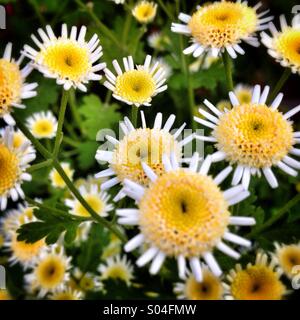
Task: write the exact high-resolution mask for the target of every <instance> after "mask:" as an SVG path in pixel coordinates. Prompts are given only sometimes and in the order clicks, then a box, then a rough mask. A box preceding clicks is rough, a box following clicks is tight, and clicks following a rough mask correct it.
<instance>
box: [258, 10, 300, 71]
mask: <svg viewBox="0 0 300 320" xmlns="http://www.w3.org/2000/svg"><path fill="white" fill-rule="evenodd" d="M280 25H281V31H278V30H277V29H276V27H275V25H274V24H273V23H270V31H271V36H269V35H268V34H267V33H266V32H262V34H261V41H262V43H263V44H264V45H265V46H266V47H267V48H268V52H269V54H270V56H272V57H273V58H275V59H276V61H277V62H279V63H280V64H281V65H282V66H283V67H285V68H291V70H292V72H293V73H300V54H299V44H300V15H299V14H298V15H296V16H295V17H294V18H293V20H292V25H291V26H288V24H287V21H286V19H285V17H284V16H283V15H282V16H280Z"/></svg>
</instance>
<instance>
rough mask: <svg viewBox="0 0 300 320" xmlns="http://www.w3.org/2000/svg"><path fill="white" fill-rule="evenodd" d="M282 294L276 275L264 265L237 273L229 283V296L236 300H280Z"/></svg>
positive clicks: (282, 286)
mask: <svg viewBox="0 0 300 320" xmlns="http://www.w3.org/2000/svg"><path fill="white" fill-rule="evenodd" d="M284 293H285V287H284V285H283V284H282V282H281V281H280V280H279V278H278V275H277V274H276V273H275V272H274V271H273V270H272V269H271V268H269V267H268V266H264V265H255V266H249V267H247V269H245V270H241V271H238V272H237V274H236V276H235V277H234V279H233V282H232V283H231V294H232V296H233V297H234V299H236V300H281V299H282V297H283V295H284Z"/></svg>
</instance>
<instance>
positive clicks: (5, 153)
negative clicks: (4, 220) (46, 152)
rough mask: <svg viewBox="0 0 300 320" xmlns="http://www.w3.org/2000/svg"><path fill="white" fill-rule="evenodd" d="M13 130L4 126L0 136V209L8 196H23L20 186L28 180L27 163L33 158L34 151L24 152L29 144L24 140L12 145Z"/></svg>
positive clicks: (29, 178) (17, 197)
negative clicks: (19, 143) (15, 145)
mask: <svg viewBox="0 0 300 320" xmlns="http://www.w3.org/2000/svg"><path fill="white" fill-rule="evenodd" d="M13 138H14V132H13V130H12V129H11V128H10V127H6V128H5V131H4V134H3V136H2V137H0V163H1V166H0V209H1V210H5V208H6V206H7V200H8V198H11V199H12V200H13V201H17V200H18V199H19V198H24V192H23V190H22V188H21V185H22V183H23V181H30V180H31V175H30V174H29V173H27V172H26V169H27V168H28V167H29V163H30V162H31V161H33V160H34V159H35V151H34V149H31V152H30V153H29V152H25V151H26V150H28V147H29V145H30V143H29V142H24V143H23V144H22V145H21V146H19V147H18V148H15V147H14V145H13Z"/></svg>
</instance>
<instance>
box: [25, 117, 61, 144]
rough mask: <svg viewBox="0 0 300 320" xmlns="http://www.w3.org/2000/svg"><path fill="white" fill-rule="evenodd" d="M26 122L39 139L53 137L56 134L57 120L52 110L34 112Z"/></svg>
mask: <svg viewBox="0 0 300 320" xmlns="http://www.w3.org/2000/svg"><path fill="white" fill-rule="evenodd" d="M26 124H27V127H28V128H29V130H30V131H31V133H32V134H33V136H34V137H35V138H37V139H52V138H54V137H55V135H56V131H57V120H56V118H55V117H54V115H53V113H52V112H51V111H47V112H44V111H42V112H37V113H34V114H33V115H32V116H31V117H29V118H28V119H27V120H26Z"/></svg>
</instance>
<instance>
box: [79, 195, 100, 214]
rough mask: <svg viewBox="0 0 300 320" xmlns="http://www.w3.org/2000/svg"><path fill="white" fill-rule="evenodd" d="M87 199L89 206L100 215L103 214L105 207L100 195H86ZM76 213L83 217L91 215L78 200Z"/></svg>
mask: <svg viewBox="0 0 300 320" xmlns="http://www.w3.org/2000/svg"><path fill="white" fill-rule="evenodd" d="M84 199H85V201H86V202H87V203H88V204H89V206H90V207H91V208H92V209H93V210H94V211H95V212H96V213H98V214H99V215H101V213H102V211H103V209H104V203H103V201H102V200H101V199H100V198H99V196H98V195H94V194H89V195H86V196H84ZM74 213H75V214H76V215H78V216H81V217H89V216H90V214H89V212H88V211H87V210H86V209H85V207H84V206H83V205H82V204H81V203H80V202H78V203H77V204H76V206H75V208H74Z"/></svg>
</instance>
